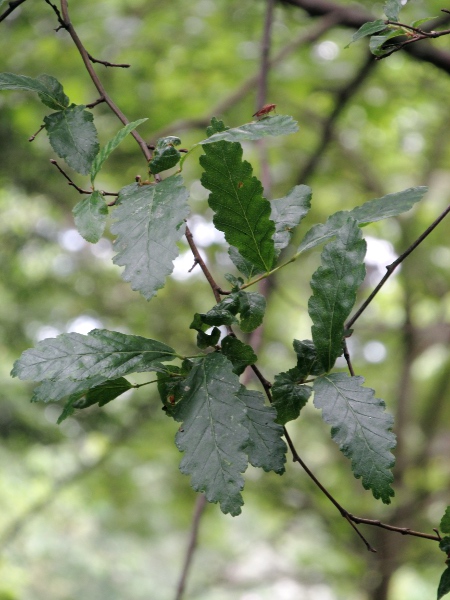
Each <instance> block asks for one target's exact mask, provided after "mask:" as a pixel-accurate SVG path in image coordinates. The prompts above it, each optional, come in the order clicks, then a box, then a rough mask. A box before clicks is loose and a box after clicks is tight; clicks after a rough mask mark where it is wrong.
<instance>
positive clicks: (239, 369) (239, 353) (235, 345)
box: [221, 335, 258, 375]
mask: <svg viewBox="0 0 450 600" xmlns="http://www.w3.org/2000/svg"><path fill="white" fill-rule="evenodd" d="M221 345H222V354H223V355H224V356H226V357H227V358H228V360H229V361H230V362H231V363H232V364H233V373H236V375H240V374H241V373H243V372H244V371H245V369H246V367H248V366H249V365H254V364H255V362H256V361H257V360H258V357H257V356H256V354H255V353H254V352H253V348H252V347H251V346H249V345H247V344H244V342H241V340H238V339H237V338H236V337H234V336H233V335H227V336H226V337H224V338H223V340H222V343H221Z"/></svg>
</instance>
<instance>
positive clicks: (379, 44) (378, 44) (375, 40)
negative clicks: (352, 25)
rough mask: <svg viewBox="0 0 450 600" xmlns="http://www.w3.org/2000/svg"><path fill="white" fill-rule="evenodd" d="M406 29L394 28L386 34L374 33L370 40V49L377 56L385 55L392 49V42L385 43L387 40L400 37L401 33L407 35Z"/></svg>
mask: <svg viewBox="0 0 450 600" xmlns="http://www.w3.org/2000/svg"><path fill="white" fill-rule="evenodd" d="M405 33H406V31H405V30H404V29H401V28H400V29H397V28H396V29H394V30H393V31H390V32H388V33H386V34H384V35H373V36H372V37H371V38H370V42H369V50H370V51H371V52H372V54H374V55H375V56H383V54H386V52H390V51H391V50H392V46H393V45H392V44H389V45H386V46H385V45H384V44H385V43H386V42H387V41H389V40H391V39H392V38H395V37H399V36H400V35H405Z"/></svg>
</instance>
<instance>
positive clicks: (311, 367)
mask: <svg viewBox="0 0 450 600" xmlns="http://www.w3.org/2000/svg"><path fill="white" fill-rule="evenodd" d="M293 346H294V350H295V353H296V354H297V371H298V376H299V377H298V378H299V379H301V380H303V379H306V377H308V375H322V373H323V372H324V369H323V366H322V365H321V364H320V361H319V359H318V357H317V350H316V347H315V346H314V342H313V341H312V340H301V341H300V340H294V342H293Z"/></svg>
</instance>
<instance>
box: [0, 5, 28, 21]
mask: <svg viewBox="0 0 450 600" xmlns="http://www.w3.org/2000/svg"><path fill="white" fill-rule="evenodd" d="M24 2H25V0H14V1H13V2H8V4H9V6H8V8H7V9H6V10H5V11H4V12H2V14H1V15H0V23H1V22H2V21H4V20H5V19H6V17H9V15H10V14H11V13H12V12H13V11H14V10H16V8H17V7H18V6H20V5H21V4H23V3H24Z"/></svg>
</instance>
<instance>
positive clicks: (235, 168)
mask: <svg viewBox="0 0 450 600" xmlns="http://www.w3.org/2000/svg"><path fill="white" fill-rule="evenodd" d="M228 131H231V130H228ZM228 131H225V132H223V133H224V134H225V133H228ZM214 135H222V134H214ZM214 135H213V136H211V137H210V138H208V139H209V140H211V139H212V138H213V137H214ZM204 150H205V155H204V156H201V157H200V164H201V165H202V167H203V168H204V169H205V172H204V173H203V175H202V179H201V182H202V184H203V186H204V187H206V188H207V189H208V190H210V191H211V194H210V195H209V200H208V201H209V205H210V207H211V208H212V209H213V211H214V212H215V213H216V214H215V216H214V225H215V226H216V227H217V229H219V230H220V231H223V232H224V234H225V239H226V240H227V242H228V243H229V244H231V245H232V246H235V247H236V248H237V249H238V250H239V252H240V253H241V255H242V256H243V257H244V258H245V259H247V260H249V261H250V262H251V263H252V264H253V265H255V266H256V267H257V268H259V269H262V270H263V271H269V270H270V269H271V268H272V266H273V263H274V260H275V247H274V242H273V239H272V236H273V234H274V233H275V224H274V222H273V221H271V220H270V213H271V208H270V202H269V201H268V200H266V199H265V198H263V195H262V194H263V188H262V185H261V183H260V181H258V179H257V178H256V177H253V176H252V166H251V165H250V164H249V163H248V162H247V161H243V160H242V148H241V145H240V144H237V143H229V142H217V143H215V144H208V145H206V146H204Z"/></svg>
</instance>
